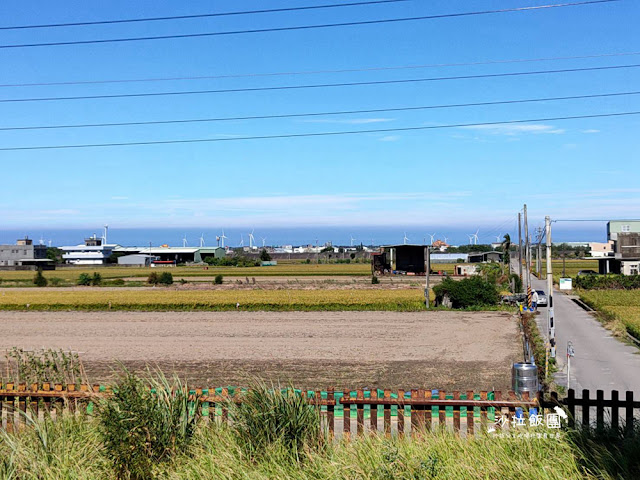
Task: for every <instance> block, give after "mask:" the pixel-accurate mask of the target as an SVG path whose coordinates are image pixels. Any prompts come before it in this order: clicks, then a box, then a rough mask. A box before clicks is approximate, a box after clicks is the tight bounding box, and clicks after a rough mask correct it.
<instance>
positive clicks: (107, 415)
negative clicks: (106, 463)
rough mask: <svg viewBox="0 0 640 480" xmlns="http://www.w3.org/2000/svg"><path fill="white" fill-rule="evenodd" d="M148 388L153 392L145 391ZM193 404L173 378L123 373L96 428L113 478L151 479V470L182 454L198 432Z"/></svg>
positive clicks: (103, 403)
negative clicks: (109, 462) (113, 471)
mask: <svg viewBox="0 0 640 480" xmlns="http://www.w3.org/2000/svg"><path fill="white" fill-rule="evenodd" d="M149 387H151V389H150V388H149ZM198 410H199V409H198V405H197V401H193V402H190V401H189V391H188V388H187V386H186V385H183V384H182V383H181V382H180V381H179V380H178V379H177V378H175V379H174V380H173V382H169V381H168V380H167V378H166V377H165V376H164V375H162V374H161V373H159V374H158V375H157V376H156V377H153V378H151V377H149V378H145V379H141V378H139V377H137V376H136V375H134V374H132V373H130V372H128V371H124V372H123V374H122V376H121V378H120V379H119V381H118V382H117V383H116V384H115V385H114V386H113V396H111V397H108V398H106V399H104V400H102V401H101V402H100V403H99V409H98V418H99V428H100V433H101V436H102V440H103V443H104V450H105V454H106V456H107V457H108V458H109V460H110V461H111V463H112V465H113V468H114V470H115V473H116V476H117V478H119V479H127V480H149V479H152V478H154V474H153V471H154V466H155V465H156V463H158V462H163V461H167V460H169V459H171V458H173V457H175V456H176V454H178V453H181V452H183V451H184V450H185V449H186V447H187V446H188V445H189V442H190V441H191V439H192V438H193V435H194V433H195V430H196V425H197V420H198V417H197V415H196V412H198Z"/></svg>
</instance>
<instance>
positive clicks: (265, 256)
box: [260, 248, 271, 262]
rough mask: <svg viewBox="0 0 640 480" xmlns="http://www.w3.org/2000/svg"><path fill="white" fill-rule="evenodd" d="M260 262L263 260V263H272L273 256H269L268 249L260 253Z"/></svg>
mask: <svg viewBox="0 0 640 480" xmlns="http://www.w3.org/2000/svg"><path fill="white" fill-rule="evenodd" d="M260 260H262V261H263V262H270V261H271V255H269V252H267V249H266V248H263V249H262V251H261V252H260Z"/></svg>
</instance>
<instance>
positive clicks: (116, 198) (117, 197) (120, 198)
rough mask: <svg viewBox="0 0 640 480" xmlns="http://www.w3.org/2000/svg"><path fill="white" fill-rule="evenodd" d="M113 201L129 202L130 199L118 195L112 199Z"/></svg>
mask: <svg viewBox="0 0 640 480" xmlns="http://www.w3.org/2000/svg"><path fill="white" fill-rule="evenodd" d="M111 200H129V197H122V196H119V195H116V196H115V197H111Z"/></svg>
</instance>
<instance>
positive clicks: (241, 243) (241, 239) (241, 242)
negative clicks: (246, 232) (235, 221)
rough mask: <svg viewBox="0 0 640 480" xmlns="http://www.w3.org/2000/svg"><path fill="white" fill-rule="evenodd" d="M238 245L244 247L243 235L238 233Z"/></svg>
mask: <svg viewBox="0 0 640 480" xmlns="http://www.w3.org/2000/svg"><path fill="white" fill-rule="evenodd" d="M239 246H240V247H244V236H243V235H242V234H240V245H239Z"/></svg>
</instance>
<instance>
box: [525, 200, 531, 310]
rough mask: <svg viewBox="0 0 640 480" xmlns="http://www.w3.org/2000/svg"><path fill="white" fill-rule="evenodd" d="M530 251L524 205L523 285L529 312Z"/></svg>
mask: <svg viewBox="0 0 640 480" xmlns="http://www.w3.org/2000/svg"><path fill="white" fill-rule="evenodd" d="M530 254H531V249H530V246H529V224H528V222H527V204H526V203H525V204H524V262H525V270H524V283H525V292H527V308H528V309H529V310H531V276H530V271H531V263H530V262H531V258H530Z"/></svg>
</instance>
